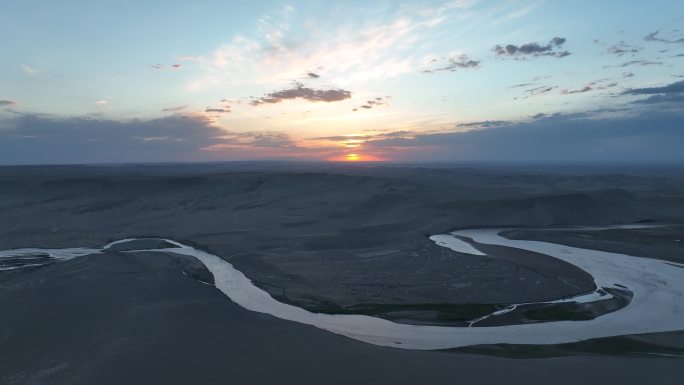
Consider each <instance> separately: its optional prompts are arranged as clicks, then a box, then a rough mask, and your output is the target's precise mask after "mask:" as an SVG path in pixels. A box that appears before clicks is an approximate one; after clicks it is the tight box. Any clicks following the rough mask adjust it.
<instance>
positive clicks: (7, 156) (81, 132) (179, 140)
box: [0, 114, 224, 164]
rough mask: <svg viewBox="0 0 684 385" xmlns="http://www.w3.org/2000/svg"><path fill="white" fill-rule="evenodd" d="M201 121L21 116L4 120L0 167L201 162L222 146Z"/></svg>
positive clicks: (214, 132)
mask: <svg viewBox="0 0 684 385" xmlns="http://www.w3.org/2000/svg"><path fill="white" fill-rule="evenodd" d="M222 134H224V132H223V130H221V129H220V128H218V127H215V126H213V125H212V124H211V123H210V121H209V120H208V119H206V118H204V117H201V116H178V115H174V116H170V117H166V118H159V119H150V120H126V121H117V120H109V119H92V118H83V117H67V118H62V117H55V116H48V115H36V114H21V115H18V116H15V117H12V118H8V119H2V120H0V163H2V164H16V163H93V162H121V161H128V162H134V161H136V162H137V161H140V162H147V161H190V160H201V159H203V157H202V156H201V155H202V154H201V153H200V151H199V149H200V148H202V147H205V146H209V145H212V144H216V143H221V142H222V141H223V140H222V139H220V138H219V137H220V136H221V135H222Z"/></svg>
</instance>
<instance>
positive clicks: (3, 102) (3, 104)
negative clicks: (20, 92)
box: [0, 100, 17, 107]
mask: <svg viewBox="0 0 684 385" xmlns="http://www.w3.org/2000/svg"><path fill="white" fill-rule="evenodd" d="M16 104H17V102H15V101H13V100H0V107H11V106H14V105H16Z"/></svg>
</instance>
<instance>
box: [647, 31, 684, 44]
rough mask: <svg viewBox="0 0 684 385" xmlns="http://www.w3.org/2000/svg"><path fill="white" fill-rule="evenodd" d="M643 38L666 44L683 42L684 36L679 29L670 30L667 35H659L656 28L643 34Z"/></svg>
mask: <svg viewBox="0 0 684 385" xmlns="http://www.w3.org/2000/svg"><path fill="white" fill-rule="evenodd" d="M644 40H646V41H652V42H659V43H668V44H684V36H683V33H682V31H681V30H674V31H672V32H670V33H669V36H667V37H661V36H660V31H659V30H658V31H655V32H651V33H649V34H648V35H646V36H644Z"/></svg>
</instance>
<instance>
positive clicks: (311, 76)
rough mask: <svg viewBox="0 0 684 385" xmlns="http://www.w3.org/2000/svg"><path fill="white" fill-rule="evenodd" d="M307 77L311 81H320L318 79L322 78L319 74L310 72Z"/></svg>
mask: <svg viewBox="0 0 684 385" xmlns="http://www.w3.org/2000/svg"><path fill="white" fill-rule="evenodd" d="M306 77H307V78H309V79H318V78H320V77H321V75H319V74H317V73H314V72H308V73H307V74H306Z"/></svg>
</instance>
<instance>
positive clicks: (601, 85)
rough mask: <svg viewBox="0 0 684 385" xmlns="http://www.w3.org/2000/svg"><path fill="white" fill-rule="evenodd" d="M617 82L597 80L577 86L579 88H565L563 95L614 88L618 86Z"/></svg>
mask: <svg viewBox="0 0 684 385" xmlns="http://www.w3.org/2000/svg"><path fill="white" fill-rule="evenodd" d="M617 85H618V83H617V82H608V81H607V80H597V81H593V82H590V83H588V84H585V85H584V86H582V87H580V88H577V89H567V88H566V89H564V90H562V91H561V94H562V95H572V94H583V93H585V92H590V91H596V90H605V89H608V88H613V87H615V86H617Z"/></svg>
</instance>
